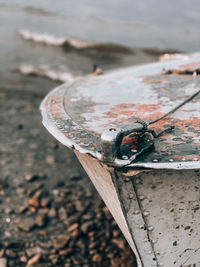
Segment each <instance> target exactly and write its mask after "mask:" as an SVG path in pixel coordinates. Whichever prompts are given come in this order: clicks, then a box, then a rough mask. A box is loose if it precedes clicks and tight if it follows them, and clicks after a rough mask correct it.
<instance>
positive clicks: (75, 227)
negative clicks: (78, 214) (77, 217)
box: [67, 223, 79, 232]
mask: <svg viewBox="0 0 200 267" xmlns="http://www.w3.org/2000/svg"><path fill="white" fill-rule="evenodd" d="M78 227H79V225H78V223H74V224H72V225H70V226H69V227H68V228H67V230H68V232H73V231H74V230H76V229H77V228H78Z"/></svg>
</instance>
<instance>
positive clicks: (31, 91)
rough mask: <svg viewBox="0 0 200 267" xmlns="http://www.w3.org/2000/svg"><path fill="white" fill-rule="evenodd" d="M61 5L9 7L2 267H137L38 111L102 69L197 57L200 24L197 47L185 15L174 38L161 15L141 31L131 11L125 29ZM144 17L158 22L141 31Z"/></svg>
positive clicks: (4, 45)
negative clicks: (57, 91)
mask: <svg viewBox="0 0 200 267" xmlns="http://www.w3.org/2000/svg"><path fill="white" fill-rule="evenodd" d="M61 2H62V5H61V4H60V5H56V4H55V6H54V5H53V4H51V5H50V4H49V2H48V0H44V1H33V0H30V1H29V3H28V4H27V1H24V0H23V1H21V3H19V1H17V0H12V1H11V0H7V1H4V0H0V16H1V17H2V19H4V20H3V21H4V22H3V23H1V26H0V36H1V42H0V60H1V63H2V64H1V67H0V80H1V84H0V114H1V115H0V137H1V138H0V218H1V220H0V267H6V266H8V267H9V266H13V267H17V266H20V267H21V266H38V267H39V266H41V267H42V266H44V267H45V266H61V267H62V266H64V267H73V266H85V267H86V266H100V267H102V266H103V267H104V266H105V267H107V266H108V267H110V266H113V267H118V266H119V267H136V266H137V265H136V260H135V256H134V254H133V252H132V251H131V249H130V247H129V245H128V244H127V242H126V240H125V238H124V237H123V236H122V234H121V232H120V230H119V228H118V226H117V225H116V223H115V221H114V220H113V218H112V216H111V214H110V212H109V211H108V209H107V207H106V206H105V205H104V203H103V201H102V200H101V198H100V197H99V195H98V193H97V191H96V190H95V188H94V186H93V185H92V184H91V182H90V180H89V178H88V176H87V175H86V173H85V171H84V170H83V168H82V167H81V165H80V164H79V162H78V160H77V159H76V157H75V155H74V154H73V152H72V151H70V150H69V149H67V148H66V147H64V146H63V145H61V144H60V143H58V142H57V141H56V140H55V139H54V138H53V137H52V136H51V135H50V134H49V133H48V132H47V130H46V129H45V128H44V127H43V125H42V122H41V121H42V118H41V115H40V111H39V105H40V103H41V101H42V99H43V98H44V97H45V95H46V94H47V93H48V92H49V91H50V90H51V89H53V88H55V87H56V86H58V85H60V84H61V83H62V82H63V81H66V82H67V81H68V79H75V78H76V77H80V76H84V75H88V74H90V73H91V72H92V69H93V66H94V65H97V66H98V67H99V68H101V69H102V70H103V72H105V71H109V70H113V69H116V68H121V67H126V66H130V65H136V64H142V63H147V62H152V61H157V60H158V58H159V56H160V55H162V54H164V53H167V52H178V51H194V50H195V49H196V47H198V45H199V42H198V40H196V36H200V35H199V34H196V31H198V30H199V27H198V25H199V23H198V20H197V19H196V22H197V26H196V27H194V32H191V33H190V36H193V37H194V38H193V39H192V37H191V38H187V37H188V36H187V34H188V33H187V32H186V30H187V27H186V26H187V24H186V26H185V27H186V28H184V29H183V27H182V23H181V22H182V21H183V20H184V18H185V17H184V16H185V14H182V13H181V20H180V23H178V24H177V25H176V26H177V27H176V31H171V32H170V34H171V35H170V36H169V37H168V36H167V34H168V33H169V30H168V27H166V25H167V24H165V23H164V21H163V23H161V24H160V27H161V28H160V29H159V30H158V29H157V28H156V27H155V25H157V24H156V23H157V20H160V13H159V16H158V17H156V16H150V15H151V13H150V12H149V10H148V8H147V9H146V11H145V8H143V7H142V8H141V7H140V6H138V9H134V10H135V14H136V15H137V16H136V19H135V21H132V16H133V14H132V11H131V10H130V12H128V14H129V16H128V17H127V16H126V12H121V15H122V16H121V17H120V19H119V20H117V18H118V15H117V14H118V13H117V12H116V14H115V12H111V11H113V8H111V7H110V9H107V8H106V6H104V5H102V6H101V5H100V6H98V4H94V6H93V9H94V10H92V8H91V10H90V9H89V11H91V14H90V12H89V11H88V8H89V7H91V2H92V3H93V1H89V2H88V4H87V5H88V6H87V5H86V6H85V8H83V9H81V8H80V9H77V8H74V3H72V1H71V2H70V1H61ZM68 2H70V4H71V5H69V7H68ZM86 2H87V1H86ZM106 3H107V2H106ZM104 4H105V3H104ZM121 5H122V4H120V2H119V3H118V5H117V6H118V11H120V10H121V9H123V10H124V7H125V5H124V4H123V7H122V6H121ZM62 6H63V8H62ZM169 6H170V5H169ZM177 8H179V4H178V6H177ZM79 10H80V11H79ZM109 10H110V12H111V13H112V14H110V13H109V12H107V11H109ZM123 10H122V11H123ZM141 10H142V12H144V13H145V12H146V13H147V14H150V15H149V16H145V14H143V15H144V18H146V20H145V21H143V22H142V21H141V22H140V23H139V22H138V21H139V18H140V16H141V15H140V11H141ZM160 10H161V9H159V12H160ZM163 10H164V12H163ZM72 11H73V12H72ZM92 11H93V13H94V15H93V14H92ZM175 11H176V10H175V9H174V12H175ZM78 12H81V14H83V15H80V14H79V13H78ZM87 12H89V13H87ZM162 12H163V13H165V9H162ZM195 12H196V9H195V10H194V13H195ZM104 13H105V18H104ZM168 13H169V12H168ZM168 13H167V12H166V18H167V19H168V18H169V19H170V21H171V16H168ZM86 14H87V15H86ZM176 14H177V12H176ZM195 14H196V13H195ZM110 15H113V16H111V17H110ZM114 15H115V16H114ZM188 16H189V17H190V14H189V15H188ZM191 16H192V15H191ZM151 17H152V18H154V19H155V21H154V19H153V20H151ZM196 18H198V19H199V14H198V12H197V15H196ZM161 20H162V19H161ZM172 24H173V23H172ZM172 24H170V25H168V26H170V27H171V28H172V27H173V26H174V24H173V25H172ZM179 24H180V25H179ZM24 28H25V29H27V31H23V29H24ZM105 29H106V30H105ZM180 29H181V30H180ZM182 29H183V30H182ZM132 31H133V32H132ZM36 32H39V33H36ZM45 32H48V33H49V35H48V34H45ZM177 32H178V33H179V35H177ZM166 33H167V34H166ZM193 33H195V34H193ZM50 34H51V35H50ZM27 36H28V37H27ZM59 36H61V37H62V36H64V37H62V38H61V37H59ZM65 36H66V37H65ZM71 36H72V37H74V39H73V38H72V37H71ZM75 37H76V38H75ZM180 37H181V38H180ZM63 38H64V39H63ZM79 38H80V39H79ZM173 38H174V43H173V42H172V39H173ZM85 40H89V41H88V42H87V41H85ZM93 40H97V41H96V43H92V41H93ZM184 40H185V41H184ZM110 41H112V42H110ZM113 42H114V44H113ZM115 43H117V44H115ZM135 47H144V48H135ZM155 47H160V49H158V48H155ZM166 47H169V48H170V50H168V49H165V48H166Z"/></svg>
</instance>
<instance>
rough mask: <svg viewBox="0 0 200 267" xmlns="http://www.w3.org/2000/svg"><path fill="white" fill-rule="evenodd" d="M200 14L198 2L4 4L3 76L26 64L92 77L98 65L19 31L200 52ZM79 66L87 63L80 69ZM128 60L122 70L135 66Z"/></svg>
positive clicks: (36, 0) (17, 0) (6, 0)
mask: <svg viewBox="0 0 200 267" xmlns="http://www.w3.org/2000/svg"><path fill="white" fill-rule="evenodd" d="M199 11H200V2H199V1H198V0H191V1H186V0H182V1H180V0H179V1H177V0H168V1H160V0H140V1H137V2H136V1H134V0H124V1H120V0H110V1H108V0H101V1H94V0H93V1H92V0H79V1H72V0H59V1H50V0H29V1H27V0H0V62H1V64H0V65H1V67H0V77H4V78H5V77H7V78H9V77H10V75H11V74H12V75H15V74H14V73H13V70H16V69H18V67H19V65H20V64H21V63H28V64H30V63H31V64H33V65H34V64H35V65H38V64H44V65H48V66H49V65H51V66H52V68H56V66H59V68H63V69H64V70H66V71H68V70H70V71H72V72H73V71H80V72H88V70H89V68H90V67H88V66H90V65H91V64H92V63H91V55H90V56H88V55H85V54H82V55H80V53H79V54H77V53H68V54H67V55H66V54H65V55H64V51H63V49H62V48H58V47H57V48H52V47H49V46H47V45H46V46H44V45H37V44H34V43H31V42H27V41H24V40H22V39H21V38H20V36H19V35H18V34H17V30H21V29H26V30H29V31H33V32H39V33H44V32H46V33H49V34H53V35H54V36H58V37H60V36H64V37H67V38H69V37H72V38H78V39H84V40H89V41H97V42H112V43H117V44H122V45H125V46H129V47H134V48H135V47H137V48H156V49H157V48H158V49H176V50H179V51H184V52H195V51H198V50H199V44H200V28H199V24H200V16H199ZM104 58H105V57H104ZM98 60H99V58H97V61H98ZM77 61H79V62H81V68H80V70H78V69H77V64H75V62H77ZM108 61H109V60H107V63H109V62H108ZM111 61H112V58H111V59H110V62H111ZM125 61H126V63H123V62H121V63H120V62H119V64H118V65H119V66H120V64H121V65H122V66H123V65H126V64H131V62H132V61H131V60H130V59H128V57H126V60H125ZM98 63H100V64H101V63H102V64H103V63H104V62H103V60H100V61H98ZM136 63H137V60H136ZM79 65H80V63H79Z"/></svg>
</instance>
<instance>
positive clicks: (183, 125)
mask: <svg viewBox="0 0 200 267" xmlns="http://www.w3.org/2000/svg"><path fill="white" fill-rule="evenodd" d="M199 74H200V56H199V55H190V56H184V57H181V58H179V59H178V60H168V61H163V62H157V63H152V64H147V65H142V66H136V67H129V68H125V69H120V70H115V71H112V72H108V73H105V74H103V75H101V76H88V77H85V78H82V79H78V80H76V81H75V82H73V83H72V84H64V85H62V86H60V87H58V88H56V89H54V90H53V91H52V92H50V93H49V94H48V95H47V96H46V98H45V99H44V100H43V102H42V104H41V112H42V117H43V124H44V126H45V127H46V128H47V130H48V131H49V132H50V133H51V134H52V135H53V136H54V137H55V138H56V139H58V140H59V141H60V142H61V143H63V144H64V145H66V146H67V147H69V148H71V149H73V150H74V152H75V154H76V155H77V157H78V159H79V161H80V162H81V164H82V165H83V167H84V169H85V170H86V172H87V173H88V175H89V177H90V179H91V180H92V182H93V184H94V185H95V187H96V189H97V191H98V192H99V194H100V195H101V197H102V199H103V200H104V202H105V204H106V205H107V207H108V208H109V210H110V212H111V213H112V215H113V217H114V219H115V220H116V222H117V223H118V225H119V227H120V229H121V231H122V232H123V234H124V236H125V238H126V239H127V241H128V243H129V245H130V247H131V248H132V250H133V252H134V253H135V255H136V257H137V263H138V266H140V267H141V266H143V267H151V266H164V267H172V266H174V267H181V266H182V267H186V266H191V267H198V266H200V76H199Z"/></svg>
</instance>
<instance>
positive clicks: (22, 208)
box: [19, 205, 28, 213]
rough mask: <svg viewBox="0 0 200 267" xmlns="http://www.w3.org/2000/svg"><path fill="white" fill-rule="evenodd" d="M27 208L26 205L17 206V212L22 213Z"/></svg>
mask: <svg viewBox="0 0 200 267" xmlns="http://www.w3.org/2000/svg"><path fill="white" fill-rule="evenodd" d="M27 210H28V205H23V206H21V207H20V208H19V213H24V212H26V211H27Z"/></svg>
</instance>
